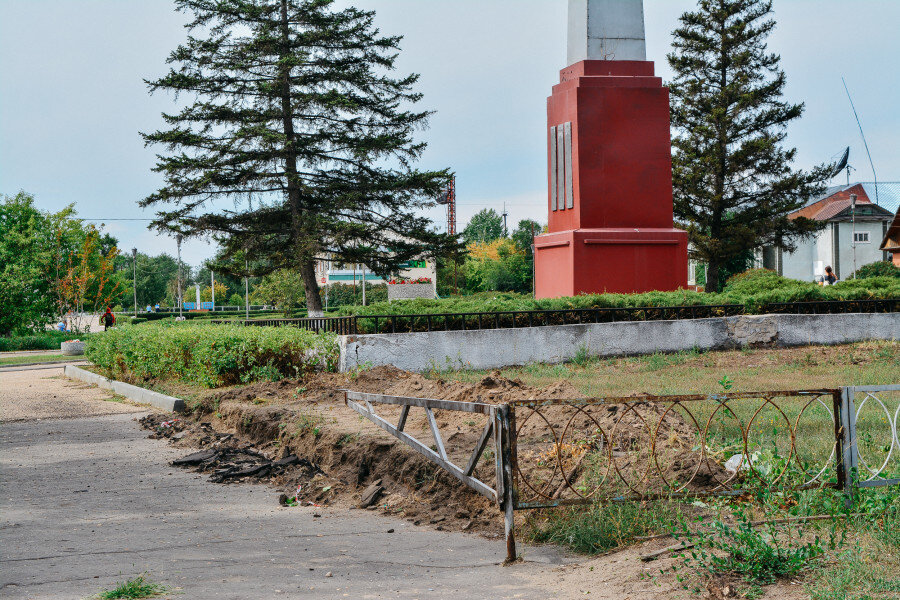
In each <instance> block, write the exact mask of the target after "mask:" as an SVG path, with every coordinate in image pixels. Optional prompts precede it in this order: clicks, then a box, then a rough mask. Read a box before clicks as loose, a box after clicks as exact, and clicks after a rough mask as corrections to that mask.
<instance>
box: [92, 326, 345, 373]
mask: <svg viewBox="0 0 900 600" xmlns="http://www.w3.org/2000/svg"><path fill="white" fill-rule="evenodd" d="M85 356H86V357H87V358H88V359H89V360H91V361H92V362H93V363H94V364H96V365H98V366H100V367H101V368H102V369H103V370H104V371H106V374H107V376H108V377H110V378H123V377H124V378H129V379H151V378H159V377H165V378H171V379H181V380H183V381H186V382H191V383H200V384H201V385H203V386H206V387H218V386H221V385H234V384H237V383H249V382H252V381H259V380H278V379H282V378H285V377H302V376H303V375H304V374H306V373H308V372H311V371H316V370H328V371H334V370H335V369H336V367H337V360H338V348H337V342H336V338H335V336H334V335H332V334H315V333H313V332H311V331H307V330H304V329H296V328H294V327H281V328H275V327H242V326H238V325H221V326H217V327H211V326H210V325H209V324H199V323H198V324H195V323H148V324H145V325H142V326H140V327H121V328H114V329H111V330H109V331H107V332H105V333H103V334H102V335H95V336H92V337H91V338H89V339H88V340H87V344H86V345H85Z"/></svg>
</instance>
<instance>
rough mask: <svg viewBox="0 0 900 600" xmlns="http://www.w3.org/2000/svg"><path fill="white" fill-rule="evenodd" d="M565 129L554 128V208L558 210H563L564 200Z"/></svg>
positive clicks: (561, 127) (560, 127)
mask: <svg viewBox="0 0 900 600" xmlns="http://www.w3.org/2000/svg"><path fill="white" fill-rule="evenodd" d="M564 131H565V127H563V126H562V125H560V126H559V127H557V128H556V163H557V164H556V167H557V173H556V206H557V208H559V210H563V209H564V208H565V207H566V205H565V201H566V200H565V199H566V176H565V171H564V169H565V168H566V156H565V151H566V140H565V137H564V136H565V134H564Z"/></svg>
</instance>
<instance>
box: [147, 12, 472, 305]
mask: <svg viewBox="0 0 900 600" xmlns="http://www.w3.org/2000/svg"><path fill="white" fill-rule="evenodd" d="M333 4H334V1H333V0H176V6H177V8H178V10H180V11H182V12H185V13H188V14H190V15H192V21H191V22H190V23H189V24H188V25H187V27H188V29H189V33H190V35H189V36H188V39H187V41H186V42H185V43H184V44H182V45H180V46H178V48H177V49H176V50H175V51H174V52H172V54H171V55H170V56H169V59H168V62H169V63H170V64H171V65H173V66H172V67H171V68H170V70H169V72H168V73H167V74H166V75H165V76H163V77H162V78H160V79H157V80H155V81H148V82H147V84H148V85H149V87H150V90H151V92H156V91H159V90H163V91H169V92H174V93H175V94H176V95H182V96H189V97H191V98H192V100H193V101H192V103H190V104H189V105H187V106H185V107H184V108H183V109H182V110H181V111H180V112H178V113H177V114H164V115H163V117H164V119H165V121H166V123H167V124H168V126H169V128H168V129H166V130H164V131H156V132H154V133H149V134H144V138H145V141H146V143H147V144H159V145H162V146H164V147H165V148H166V150H167V152H166V153H165V154H163V155H159V156H158V162H157V165H156V167H155V170H156V171H158V172H160V173H162V174H163V175H164V177H165V186H164V187H162V189H160V190H158V191H157V192H156V193H154V194H152V195H151V196H149V197H147V198H145V199H144V200H143V201H142V202H141V205H142V206H158V207H161V210H160V212H158V213H157V219H156V220H155V221H154V225H155V226H156V227H157V228H159V229H163V230H169V231H177V232H181V233H183V234H186V235H194V236H204V235H205V236H212V237H213V238H215V239H216V240H217V241H218V242H219V243H220V245H222V247H223V249H224V253H223V255H222V256H221V258H222V260H221V261H220V264H218V265H217V268H219V269H222V268H223V267H225V268H226V269H227V268H228V267H229V265H230V266H234V265H235V264H237V263H240V264H239V265H237V266H236V267H234V269H236V270H240V269H241V268H242V267H243V265H244V260H243V259H240V260H237V261H235V260H232V261H231V262H229V259H236V258H238V257H242V256H250V257H253V258H254V260H253V261H252V264H253V265H254V267H255V270H256V271H257V272H255V273H254V275H261V274H264V273H266V272H272V271H274V270H277V269H281V268H293V269H297V270H299V271H300V273H301V276H302V279H303V283H304V287H305V291H306V298H307V306H308V309H309V312H310V314H320V313H321V300H320V296H319V292H318V285H317V282H316V278H315V270H314V264H315V260H316V259H317V258H325V257H333V258H336V259H337V260H338V261H341V262H348V263H364V264H367V265H368V266H369V268H370V269H371V270H372V271H375V272H377V273H380V274H384V275H387V274H388V273H389V272H391V271H395V270H397V269H398V268H399V266H400V264H401V263H403V262H405V261H408V260H410V259H412V258H415V257H417V256H420V255H421V254H423V253H426V252H441V251H445V250H446V248H447V247H448V246H450V247H452V246H454V245H455V240H453V239H451V238H449V237H447V236H445V235H439V234H437V233H435V231H434V229H433V228H432V227H431V223H430V221H429V220H428V219H426V218H424V217H422V216H420V215H419V211H418V209H420V208H422V207H425V206H428V205H429V204H430V203H431V202H432V201H433V199H434V198H436V197H437V196H438V195H439V194H440V192H441V190H442V188H443V186H445V185H446V183H447V181H448V178H449V173H448V172H447V171H446V170H442V171H421V170H418V169H416V168H415V167H414V166H413V164H414V163H415V162H416V161H417V160H418V159H419V158H420V156H421V154H422V151H423V150H424V148H425V144H424V143H422V142H420V141H416V140H415V139H414V133H415V132H416V130H418V129H421V128H423V127H425V126H426V124H427V119H428V116H429V114H430V113H428V112H422V111H420V112H416V111H414V110H413V109H412V106H413V105H414V104H415V103H416V102H418V101H419V100H420V98H421V95H420V94H418V93H417V92H415V91H414V89H413V87H414V84H415V83H416V81H417V79H418V76H417V75H408V76H403V77H399V78H395V77H393V76H392V75H391V71H392V70H393V69H394V65H395V61H396V58H397V54H398V52H399V42H400V38H399V37H389V36H383V35H381V34H380V33H379V31H378V30H377V29H376V28H375V27H374V25H373V17H374V13H373V12H366V11H361V10H358V9H355V8H347V9H343V10H337V9H336V8H335V7H334V6H333Z"/></svg>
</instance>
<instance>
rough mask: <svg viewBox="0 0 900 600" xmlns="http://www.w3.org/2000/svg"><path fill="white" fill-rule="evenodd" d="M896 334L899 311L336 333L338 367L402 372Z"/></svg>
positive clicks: (837, 341) (852, 339)
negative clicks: (386, 367)
mask: <svg viewBox="0 0 900 600" xmlns="http://www.w3.org/2000/svg"><path fill="white" fill-rule="evenodd" d="M874 339H880V340H900V314H898V313H890V314H844V315H758V316H740V317H726V318H714V319H695V320H680V321H634V322H625V323H595V324H586V325H559V326H553V327H529V328H519V329H484V330H481V331H432V332H430V333H429V332H422V333H397V334H378V335H355V336H341V337H340V340H339V343H340V348H341V359H340V369H341V371H349V370H352V369H354V368H358V367H363V366H369V365H371V366H377V365H394V366H396V367H398V368H401V369H406V370H409V371H427V370H428V369H432V368H435V369H446V368H472V369H493V368H500V367H507V366H511V365H521V364H526V363H531V362H547V363H559V362H565V361H569V360H572V358H574V357H575V355H576V353H577V352H578V350H579V349H580V348H582V347H584V348H586V349H587V351H588V353H589V354H590V355H591V356H623V355H636V354H651V353H653V352H678V351H680V350H691V349H692V348H700V349H703V350H719V349H726V348H735V347H741V346H774V345H779V346H799V345H806V344H829V345H830V344H842V343H849V342H857V341H863V340H874Z"/></svg>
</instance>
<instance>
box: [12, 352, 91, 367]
mask: <svg viewBox="0 0 900 600" xmlns="http://www.w3.org/2000/svg"><path fill="white" fill-rule="evenodd" d="M63 360H82V357H80V356H63V355H62V354H35V355H31V356H0V365H22V364H30V363H43V362H54V361H63Z"/></svg>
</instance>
